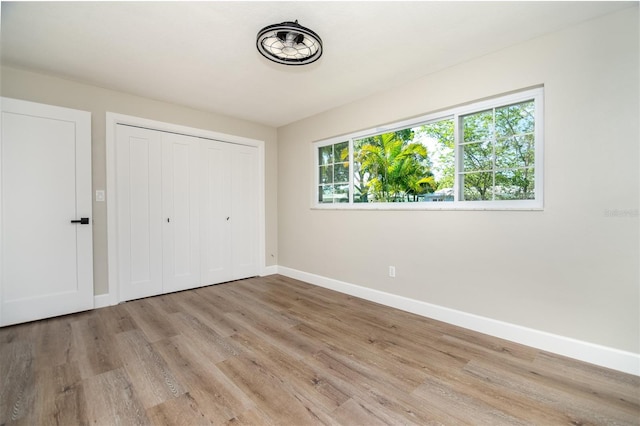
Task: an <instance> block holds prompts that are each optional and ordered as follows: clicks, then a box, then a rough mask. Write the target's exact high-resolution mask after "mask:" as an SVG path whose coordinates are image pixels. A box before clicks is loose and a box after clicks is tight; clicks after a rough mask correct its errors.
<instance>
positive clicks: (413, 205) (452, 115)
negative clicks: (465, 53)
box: [311, 87, 544, 210]
mask: <svg viewBox="0 0 640 426" xmlns="http://www.w3.org/2000/svg"><path fill="white" fill-rule="evenodd" d="M530 100H533V101H534V114H535V124H534V126H535V127H534V138H535V142H534V150H535V152H534V194H535V198H534V199H533V200H482V201H465V200H460V193H461V191H462V189H461V187H460V175H461V174H462V172H461V169H462V161H463V157H462V145H464V144H461V137H460V131H461V126H462V118H463V117H464V116H466V115H470V114H473V113H477V112H481V111H485V110H488V109H493V108H501V107H505V106H509V105H513V104H518V103H521V102H525V101H530ZM446 119H453V126H454V153H455V175H454V200H453V201H447V202H402V203H385V202H372V203H354V202H353V196H354V194H353V172H354V169H353V166H354V164H353V157H354V152H353V145H354V141H355V140H358V139H362V138H366V137H370V136H376V135H380V134H383V133H390V132H394V131H398V130H403V129H407V128H411V127H417V126H421V125H424V124H428V123H433V122H437V121H441V120H446ZM341 142H348V144H349V202H348V203H320V202H319V194H318V190H319V187H320V182H319V180H320V179H319V167H320V165H319V151H320V149H319V148H321V147H324V146H328V145H334V144H338V143H341ZM311 145H312V149H313V152H314V155H313V159H314V160H313V161H314V162H313V174H314V178H313V185H314V189H313V191H312V209H319V210H543V208H544V202H543V192H544V191H543V183H544V179H543V174H544V162H543V161H544V88H543V87H535V88H532V89H526V90H522V91H518V92H514V93H510V94H507V95H502V96H497V97H493V98H490V99H485V100H481V101H476V102H471V103H468V104H465V105H461V106H457V107H453V108H448V109H446V110H443V111H439V112H435V113H430V114H426V115H422V116H419V117H415V118H411V119H407V120H402V121H398V122H394V123H391V124H387V125H382V126H378V127H375V128H370V129H366V130H362V131H358V132H353V133H349V134H346V135H341V136H336V137H332V138H328V139H323V140H319V141H315V142H313V143H312V144H311Z"/></svg>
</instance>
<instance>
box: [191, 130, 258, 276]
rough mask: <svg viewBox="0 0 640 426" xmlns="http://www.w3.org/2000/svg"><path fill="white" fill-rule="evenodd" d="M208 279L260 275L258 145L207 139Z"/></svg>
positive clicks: (204, 267)
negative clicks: (258, 252)
mask: <svg viewBox="0 0 640 426" xmlns="http://www.w3.org/2000/svg"><path fill="white" fill-rule="evenodd" d="M200 146H201V148H200V149H201V161H202V162H201V176H202V182H201V193H202V197H201V205H200V208H201V213H202V216H201V218H202V222H201V224H202V227H201V231H202V232H201V235H202V245H201V247H202V261H201V267H202V281H203V284H215V283H220V282H225V281H230V280H236V279H240V278H246V277H251V276H255V275H257V274H258V266H257V264H258V256H257V244H258V234H257V232H258V179H257V177H258V176H257V170H258V150H257V148H255V147H251V146H244V145H235V144H230V143H224V142H217V141H210V140H208V141H202V142H201V145H200Z"/></svg>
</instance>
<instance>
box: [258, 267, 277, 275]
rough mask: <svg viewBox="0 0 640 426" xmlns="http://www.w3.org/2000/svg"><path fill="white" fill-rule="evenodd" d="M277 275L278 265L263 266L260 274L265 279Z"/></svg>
mask: <svg viewBox="0 0 640 426" xmlns="http://www.w3.org/2000/svg"><path fill="white" fill-rule="evenodd" d="M277 273H278V265H271V266H265V267H264V269H263V270H262V272H261V273H260V276H261V277H266V276H267V275H275V274H277Z"/></svg>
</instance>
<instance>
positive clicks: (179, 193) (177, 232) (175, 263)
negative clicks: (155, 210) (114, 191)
mask: <svg viewBox="0 0 640 426" xmlns="http://www.w3.org/2000/svg"><path fill="white" fill-rule="evenodd" d="M199 145H200V141H199V139H198V138H195V137H191V136H184V135H177V134H173V133H163V134H162V204H163V228H164V229H163V238H162V249H163V269H164V274H163V275H164V279H163V291H164V292H165V293H166V292H172V291H179V290H185V289H188V288H194V287H197V286H198V285H199V284H200V233H199V216H200V215H199V210H198V208H199V207H198V205H199V200H198V197H199V190H198V181H199V169H200V167H199V165H200V164H199V162H200V161H199V159H200V155H199Z"/></svg>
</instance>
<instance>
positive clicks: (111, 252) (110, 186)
mask: <svg viewBox="0 0 640 426" xmlns="http://www.w3.org/2000/svg"><path fill="white" fill-rule="evenodd" d="M119 124H123V125H128V126H135V127H143V128H146V129H150V130H157V131H161V132H169V133H178V134H182V135H186V136H194V137H198V138H204V139H212V140H216V141H220V142H225V143H231V144H237V145H247V146H253V147H256V148H257V149H258V253H257V256H258V271H259V274H260V275H264V274H265V272H266V258H265V253H266V224H265V223H266V222H265V142H264V141H261V140H258V139H251V138H245V137H242V136H234V135H229V134H226V133H219V132H214V131H211V130H204V129H198V128H195V127H188V126H182V125H179V124H173V123H166V122H162V121H156V120H150V119H147V118H141V117H135V116H131V115H125V114H118V113H113V112H108V111H107V113H106V139H105V144H106V155H107V164H106V172H107V188H106V189H107V194H106V200H107V262H108V275H109V276H108V284H109V293H108V297H109V301H110V304H111V305H116V304H118V303H120V301H121V300H120V294H119V286H118V272H119V269H118V233H117V226H118V223H117V193H116V188H117V186H116V126H117V125H119Z"/></svg>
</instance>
